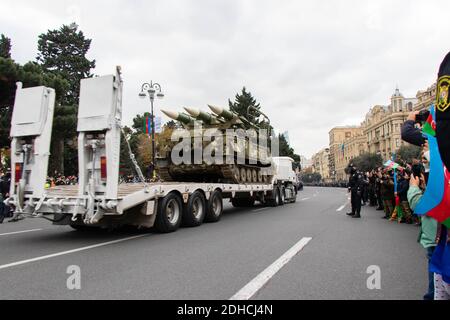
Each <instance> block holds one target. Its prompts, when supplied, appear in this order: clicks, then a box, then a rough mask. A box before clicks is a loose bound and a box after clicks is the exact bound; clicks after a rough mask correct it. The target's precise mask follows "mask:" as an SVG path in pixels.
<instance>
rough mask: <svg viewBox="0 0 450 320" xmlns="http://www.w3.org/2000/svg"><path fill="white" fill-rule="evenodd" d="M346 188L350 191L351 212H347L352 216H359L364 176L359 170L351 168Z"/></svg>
mask: <svg viewBox="0 0 450 320" xmlns="http://www.w3.org/2000/svg"><path fill="white" fill-rule="evenodd" d="M348 189H349V190H350V192H351V203H352V212H349V213H347V214H348V215H349V216H351V217H352V218H361V198H362V192H363V189H364V178H363V175H362V173H361V172H358V171H357V170H356V169H352V171H351V172H350V179H349V181H348Z"/></svg>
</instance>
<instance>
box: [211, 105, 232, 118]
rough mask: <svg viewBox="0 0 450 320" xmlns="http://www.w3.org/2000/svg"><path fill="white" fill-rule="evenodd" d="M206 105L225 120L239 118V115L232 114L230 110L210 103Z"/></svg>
mask: <svg viewBox="0 0 450 320" xmlns="http://www.w3.org/2000/svg"><path fill="white" fill-rule="evenodd" d="M208 107H209V108H210V109H211V111H212V112H214V113H215V114H216V115H217V116H219V117H222V118H224V119H225V120H227V121H231V120H236V119H239V117H238V116H237V115H236V114H234V113H233V112H232V111H230V110H225V109H224V108H222V107H216V106H211V105H208Z"/></svg>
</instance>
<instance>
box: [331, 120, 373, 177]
mask: <svg viewBox="0 0 450 320" xmlns="http://www.w3.org/2000/svg"><path fill="white" fill-rule="evenodd" d="M329 136H330V156H329V172H330V179H331V180H333V181H342V180H345V179H346V174H345V168H346V167H347V165H348V162H349V159H353V157H354V156H355V155H356V153H358V155H359V148H360V147H361V148H364V146H365V144H364V143H363V144H362V146H360V145H359V143H360V141H362V139H364V137H363V130H362V128H361V127H360V126H345V127H335V128H333V129H331V131H330V133H329ZM364 142H365V141H364Z"/></svg>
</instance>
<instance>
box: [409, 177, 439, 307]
mask: <svg viewBox="0 0 450 320" xmlns="http://www.w3.org/2000/svg"><path fill="white" fill-rule="evenodd" d="M410 180H411V181H410V188H409V190H408V200H409V205H410V206H411V209H413V210H414V208H415V207H416V205H417V204H418V203H419V201H420V199H421V198H422V190H421V189H420V180H419V178H416V177H414V176H411V179H410ZM437 232H438V223H437V221H436V220H435V219H433V218H431V217H428V216H422V226H421V228H420V235H419V242H420V244H421V245H422V246H423V247H424V248H425V250H426V254H427V260H428V292H427V293H426V294H425V295H424V296H423V299H424V300H433V299H434V274H433V272H432V271H431V257H432V256H433V253H434V250H435V248H436V237H437Z"/></svg>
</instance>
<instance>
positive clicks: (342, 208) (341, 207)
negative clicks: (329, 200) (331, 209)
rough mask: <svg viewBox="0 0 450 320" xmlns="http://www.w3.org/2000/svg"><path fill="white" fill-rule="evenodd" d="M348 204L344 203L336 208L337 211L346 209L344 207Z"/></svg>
mask: <svg viewBox="0 0 450 320" xmlns="http://www.w3.org/2000/svg"><path fill="white" fill-rule="evenodd" d="M346 206H347V204H344V205H342V206H340V207H339V208H338V209H337V210H336V212H340V211H342V210H344V208H345V207H346Z"/></svg>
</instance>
